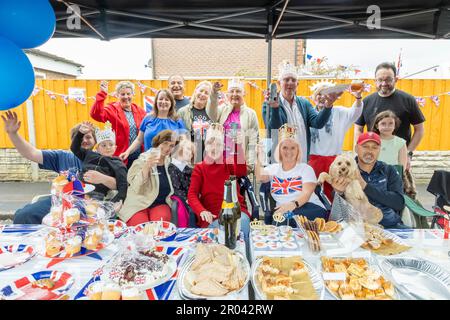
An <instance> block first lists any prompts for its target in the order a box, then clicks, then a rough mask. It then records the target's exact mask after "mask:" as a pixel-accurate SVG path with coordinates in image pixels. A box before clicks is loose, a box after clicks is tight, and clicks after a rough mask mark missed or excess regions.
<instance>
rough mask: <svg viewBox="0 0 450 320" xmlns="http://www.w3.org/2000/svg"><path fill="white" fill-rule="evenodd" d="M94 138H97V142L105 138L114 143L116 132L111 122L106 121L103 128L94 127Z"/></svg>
mask: <svg viewBox="0 0 450 320" xmlns="http://www.w3.org/2000/svg"><path fill="white" fill-rule="evenodd" d="M95 139H96V140H97V144H99V143H101V142H103V141H106V140H111V141H113V142H114V143H116V134H115V133H114V131H113V129H112V126H111V122H109V121H106V122H105V127H104V128H103V130H101V129H99V128H96V129H95Z"/></svg>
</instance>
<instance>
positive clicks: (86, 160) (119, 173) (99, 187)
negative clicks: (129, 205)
mask: <svg viewBox="0 0 450 320" xmlns="http://www.w3.org/2000/svg"><path fill="white" fill-rule="evenodd" d="M83 136H84V135H83V134H82V133H81V132H78V133H77V134H76V136H75V138H74V139H73V140H72V144H71V146H70V150H72V152H73V153H74V154H75V155H76V156H77V157H78V159H80V160H81V161H82V162H83V170H82V173H83V174H84V172H86V171H88V170H94V171H98V172H100V173H103V174H105V175H107V176H110V177H114V178H116V184H117V191H118V194H117V195H116V196H115V197H114V198H112V199H111V201H112V202H118V201H120V200H122V201H125V198H126V196H127V189H128V181H127V168H126V167H125V165H124V164H123V162H122V161H121V160H120V159H119V158H117V157H107V156H102V155H101V154H100V153H98V152H94V151H91V150H86V149H83V148H81V142H82V141H83ZM83 182H84V181H83ZM94 186H95V193H99V194H101V195H102V196H103V197H105V196H106V194H107V193H108V191H109V190H110V189H109V188H108V187H107V186H105V185H104V184H94Z"/></svg>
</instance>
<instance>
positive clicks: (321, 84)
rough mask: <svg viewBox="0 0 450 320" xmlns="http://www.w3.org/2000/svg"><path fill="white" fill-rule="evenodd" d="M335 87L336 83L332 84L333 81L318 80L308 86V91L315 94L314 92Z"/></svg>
mask: <svg viewBox="0 0 450 320" xmlns="http://www.w3.org/2000/svg"><path fill="white" fill-rule="evenodd" d="M335 85H336V83H334V82H333V81H328V80H320V81H317V82H316V83H314V84H313V85H311V86H309V89H311V91H312V92H313V93H315V92H316V90H319V89H324V88H330V87H334V86H335Z"/></svg>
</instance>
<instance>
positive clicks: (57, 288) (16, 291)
mask: <svg viewBox="0 0 450 320" xmlns="http://www.w3.org/2000/svg"><path fill="white" fill-rule="evenodd" d="M43 279H50V280H52V281H53V282H54V283H53V287H52V288H51V289H45V288H39V287H36V286H35V285H34V282H35V281H38V280H43ZM73 283H74V278H73V277H72V275H71V274H69V273H67V272H60V271H52V270H45V271H39V272H35V273H33V274H30V275H28V276H26V277H23V278H20V279H18V280H16V281H14V282H12V283H11V284H9V285H7V286H5V287H3V288H2V289H0V296H1V297H2V298H4V299H6V300H56V299H58V298H60V297H62V296H63V295H64V294H66V293H67V292H68V291H69V290H70V288H71V287H72V285H73Z"/></svg>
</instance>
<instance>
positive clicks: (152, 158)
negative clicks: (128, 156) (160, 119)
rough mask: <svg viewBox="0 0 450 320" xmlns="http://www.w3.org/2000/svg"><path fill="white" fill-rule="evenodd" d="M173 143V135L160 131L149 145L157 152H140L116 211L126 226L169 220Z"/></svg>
mask: <svg viewBox="0 0 450 320" xmlns="http://www.w3.org/2000/svg"><path fill="white" fill-rule="evenodd" d="M176 142H177V136H176V133H175V132H173V131H171V130H163V131H161V132H160V133H158V134H157V135H156V136H155V137H154V138H153V142H152V145H153V148H154V149H158V150H156V151H158V152H156V153H155V152H154V150H153V149H150V150H149V151H148V152H145V153H142V154H141V155H140V156H139V158H138V159H137V160H136V161H134V163H133V165H132V166H131V168H130V170H129V171H128V183H129V186H128V193H127V198H126V200H125V203H124V205H123V207H122V209H121V210H120V212H119V218H120V219H121V220H122V221H125V222H126V223H127V225H128V226H136V225H138V224H141V223H144V222H148V221H156V220H161V219H162V220H164V221H171V211H170V207H171V204H172V200H171V199H170V196H171V195H172V194H173V187H172V183H171V181H170V178H169V173H168V167H169V163H170V157H169V156H170V154H171V153H172V151H173V148H174V147H175V145H176ZM158 153H159V154H158Z"/></svg>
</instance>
